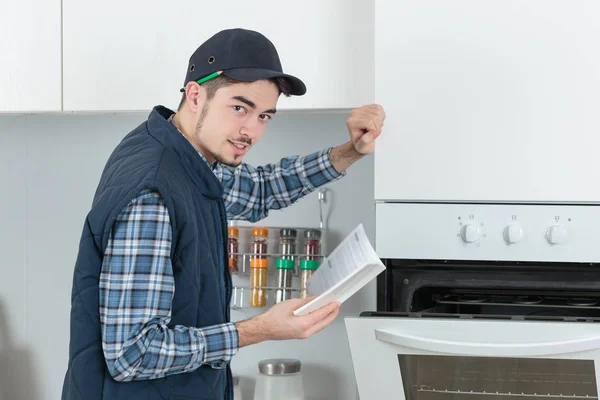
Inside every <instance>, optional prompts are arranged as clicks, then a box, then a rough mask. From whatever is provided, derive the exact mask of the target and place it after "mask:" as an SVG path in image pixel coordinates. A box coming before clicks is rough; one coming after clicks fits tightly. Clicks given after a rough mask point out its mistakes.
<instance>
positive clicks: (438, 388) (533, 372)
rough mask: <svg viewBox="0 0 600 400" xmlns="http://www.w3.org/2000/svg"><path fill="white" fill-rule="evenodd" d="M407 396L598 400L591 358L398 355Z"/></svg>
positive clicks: (424, 399) (411, 399)
mask: <svg viewBox="0 0 600 400" xmlns="http://www.w3.org/2000/svg"><path fill="white" fill-rule="evenodd" d="M398 362H399V364H400V372H401V374H402V381H403V382H404V394H405V397H406V400H430V399H431V400H438V399H439V400H443V399H452V400H459V399H470V400H479V399H494V398H498V399H519V400H525V399H543V398H549V399H562V398H566V399H588V400H589V399H597V398H598V390H597V387H596V372H595V368H594V361H593V360H555V359H530V358H493V357H460V356H420V355H402V354H399V355H398Z"/></svg>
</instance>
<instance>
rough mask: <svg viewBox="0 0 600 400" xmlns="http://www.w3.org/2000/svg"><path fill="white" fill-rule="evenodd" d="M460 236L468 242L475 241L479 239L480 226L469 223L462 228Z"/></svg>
mask: <svg viewBox="0 0 600 400" xmlns="http://www.w3.org/2000/svg"><path fill="white" fill-rule="evenodd" d="M460 237H462V240H464V241H465V242H467V243H474V242H476V241H477V239H479V227H478V226H477V225H475V224H467V225H464V226H463V227H462V229H461V230H460Z"/></svg>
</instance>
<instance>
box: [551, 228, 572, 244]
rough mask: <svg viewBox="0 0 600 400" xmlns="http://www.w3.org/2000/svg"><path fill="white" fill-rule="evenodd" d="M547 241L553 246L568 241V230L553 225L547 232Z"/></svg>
mask: <svg viewBox="0 0 600 400" xmlns="http://www.w3.org/2000/svg"><path fill="white" fill-rule="evenodd" d="M546 239H548V242H550V243H551V244H561V243H562V242H564V241H565V240H566V239H567V230H566V229H565V228H564V227H563V226H561V225H552V226H551V227H550V228H548V230H547V231H546Z"/></svg>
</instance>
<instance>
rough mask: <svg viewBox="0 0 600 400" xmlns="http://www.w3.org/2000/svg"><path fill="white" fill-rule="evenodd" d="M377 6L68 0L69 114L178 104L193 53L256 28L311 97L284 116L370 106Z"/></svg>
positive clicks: (311, 0)
mask: <svg viewBox="0 0 600 400" xmlns="http://www.w3.org/2000/svg"><path fill="white" fill-rule="evenodd" d="M373 7H374V4H373V1H372V0H355V1H352V2H348V1H347V0H305V1H304V2H303V3H298V2H288V1H283V2H281V1H268V0H260V1H242V0H232V1H227V2H219V3H207V2H201V1H197V0H181V1H176V2H171V3H169V4H168V6H165V3H164V2H162V1H158V0H125V1H122V0H106V1H103V2H98V1H91V0H63V22H64V37H63V43H64V109H65V110H67V111H68V110H94V111H95V110H148V109H150V108H151V107H153V106H154V105H156V104H164V105H166V106H169V107H173V108H174V107H176V106H177V104H178V103H179V100H180V98H181V93H180V92H179V89H180V88H181V87H182V85H183V80H184V78H185V73H186V68H187V64H188V60H189V57H190V55H191V54H192V53H193V52H194V51H195V50H196V48H197V47H198V46H199V45H200V44H201V43H202V42H204V41H205V40H206V39H208V38H209V37H210V36H212V35H213V34H215V33H216V32H218V31H220V30H222V29H228V28H236V27H237V28H247V29H253V30H257V31H259V32H261V33H263V34H264V35H265V36H267V37H268V38H269V39H271V41H272V42H273V43H274V44H275V46H276V48H277V50H278V52H279V56H280V59H281V62H282V65H283V69H284V72H287V73H290V74H292V75H295V76H297V77H299V78H300V79H302V80H303V81H304V82H305V83H306V86H307V93H306V95H304V96H301V97H292V98H289V99H284V98H283V97H282V98H281V100H280V103H279V105H278V108H280V109H311V108H317V109H318V108H321V109H322V108H349V107H356V106H361V105H363V104H365V103H370V102H372V100H373V91H374V89H373V80H374V78H373V69H374V65H373V19H374V15H373V11H374V10H373Z"/></svg>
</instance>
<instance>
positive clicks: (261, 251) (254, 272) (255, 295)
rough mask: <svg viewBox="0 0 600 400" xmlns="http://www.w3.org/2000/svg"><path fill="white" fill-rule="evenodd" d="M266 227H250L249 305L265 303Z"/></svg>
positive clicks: (267, 233) (267, 231) (261, 305)
mask: <svg viewBox="0 0 600 400" xmlns="http://www.w3.org/2000/svg"><path fill="white" fill-rule="evenodd" d="M268 236H269V230H268V229H266V228H252V254H251V258H250V306H251V307H265V306H266V305H267V292H266V289H265V287H266V286H267V270H268V268H269V260H268V259H267V237H268Z"/></svg>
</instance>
